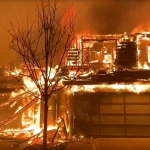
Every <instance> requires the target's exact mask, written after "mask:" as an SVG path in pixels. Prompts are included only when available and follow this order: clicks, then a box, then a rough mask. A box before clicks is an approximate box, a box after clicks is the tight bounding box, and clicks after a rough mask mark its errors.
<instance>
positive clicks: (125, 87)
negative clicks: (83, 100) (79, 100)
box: [67, 82, 150, 94]
mask: <svg viewBox="0 0 150 150" xmlns="http://www.w3.org/2000/svg"><path fill="white" fill-rule="evenodd" d="M67 92H68V93H74V92H134V93H137V94H138V93H141V92H150V84H141V83H138V82H135V83H132V84H125V83H120V84H118V83H116V84H111V85H108V84H101V85H82V86H77V85H74V86H72V87H71V89H68V91H67Z"/></svg>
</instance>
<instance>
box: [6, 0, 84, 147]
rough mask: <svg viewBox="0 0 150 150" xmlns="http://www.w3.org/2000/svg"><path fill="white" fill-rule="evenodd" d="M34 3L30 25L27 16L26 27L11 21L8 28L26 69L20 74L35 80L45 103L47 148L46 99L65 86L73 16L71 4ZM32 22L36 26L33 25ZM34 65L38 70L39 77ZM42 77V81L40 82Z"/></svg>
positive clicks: (73, 22)
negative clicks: (65, 6) (35, 9)
mask: <svg viewBox="0 0 150 150" xmlns="http://www.w3.org/2000/svg"><path fill="white" fill-rule="evenodd" d="M36 6H37V7H36V8H37V21H35V22H34V23H33V24H32V25H31V26H30V27H29V23H28V19H27V28H26V29H24V28H22V27H20V25H19V23H17V25H14V24H13V23H11V30H7V31H8V32H9V34H10V36H11V42H10V49H11V50H13V51H15V52H16V53H17V54H18V55H19V56H20V58H21V61H22V62H23V64H24V66H25V67H26V70H27V72H28V73H26V72H25V70H22V72H21V73H20V77H21V78H22V77H27V78H30V79H31V80H32V81H33V82H34V83H35V85H36V86H37V88H38V90H39V92H40V95H41V101H43V102H44V132H43V148H44V149H46V148H47V118H48V101H49V99H50V97H51V95H52V94H53V93H54V92H57V91H59V90H61V89H62V88H64V85H62V84H61V85H60V82H61V80H62V78H63V76H65V75H66V74H67V72H66V70H67V65H66V63H64V60H65V57H66V55H67V53H68V50H69V49H70V47H71V43H72V41H73V40H74V26H75V18H76V15H75V14H74V12H73V10H72V8H70V7H69V8H66V9H65V10H64V11H61V7H60V5H59V4H58V0H53V1H51V0H41V1H40V4H39V3H38V2H36ZM36 23H37V24H36ZM35 24H36V25H37V26H35V28H37V29H35V28H33V26H34V25H35ZM56 63H57V64H58V65H57V68H55V69H56V70H55V71H54V72H53V66H54V65H55V64H56ZM37 68H38V69H39V70H40V78H39V73H38V72H37V71H36V70H37ZM62 68H63V69H62ZM81 69H82V72H83V70H84V68H83V67H82V65H80V66H79V67H78V68H77V69H76V73H75V74H74V77H73V78H72V80H74V79H75V77H76V76H77V72H80V71H81ZM60 70H61V72H60ZM52 73H53V76H52ZM41 78H42V79H43V81H44V83H42V82H40V79H41ZM28 90H29V91H30V89H28ZM30 92H31V93H32V92H33V91H30ZM33 94H34V93H33ZM35 96H36V95H35Z"/></svg>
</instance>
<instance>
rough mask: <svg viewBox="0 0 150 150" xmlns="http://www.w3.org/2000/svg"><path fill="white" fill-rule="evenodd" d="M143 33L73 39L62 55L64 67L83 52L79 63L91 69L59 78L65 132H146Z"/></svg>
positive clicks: (149, 117) (149, 114) (149, 73)
mask: <svg viewBox="0 0 150 150" xmlns="http://www.w3.org/2000/svg"><path fill="white" fill-rule="evenodd" d="M149 36H150V33H137V34H127V33H124V34H120V35H85V36H84V35H83V36H82V35H81V36H78V37H77V40H76V42H74V43H75V44H74V49H71V50H70V52H69V56H68V58H67V64H68V67H71V66H77V65H79V66H80V65H82V62H83V61H85V60H84V57H83V56H84V53H85V52H86V53H87V52H88V56H89V57H88V60H86V63H85V64H84V65H85V66H86V65H88V64H89V63H90V66H91V67H90V68H89V70H88V72H87V74H83V75H80V76H79V77H78V79H77V80H76V81H73V82H71V83H70V82H69V81H64V84H65V85H67V92H68V93H69V94H68V93H67V94H66V97H67V98H68V99H70V108H71V109H70V110H71V111H70V113H71V114H70V116H71V117H70V132H71V135H77V134H79V133H82V134H84V135H85V136H87V137H149V136H150V129H149V127H150V95H149V92H150V86H149V85H150V83H149V82H150V81H149V78H150V70H149V60H150V59H149V55H150V50H149V49H150V48H149V44H150V43H149V42H150V37H149ZM75 52H76V54H77V53H78V55H76V54H75ZM71 53H72V54H71ZM70 54H71V56H70ZM67 98H66V99H67Z"/></svg>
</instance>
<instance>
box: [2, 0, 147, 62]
mask: <svg viewBox="0 0 150 150" xmlns="http://www.w3.org/2000/svg"><path fill="white" fill-rule="evenodd" d="M63 1H64V3H67V4H70V3H73V6H74V7H75V10H76V11H77V13H78V14H77V19H76V28H75V29H76V30H75V31H76V33H90V34H113V33H123V32H128V33H131V32H132V31H133V29H134V28H136V27H138V26H140V30H141V31H143V30H144V31H145V30H148V28H149V25H150V23H149V21H150V9H149V6H150V0H63ZM14 12H15V14H16V16H17V18H18V20H19V24H20V26H24V25H26V14H28V16H29V22H30V23H32V22H33V21H34V20H35V0H13V1H12V0H1V1H0V37H1V38H0V64H2V63H3V64H8V63H10V62H11V61H12V60H16V58H15V54H14V53H13V52H11V51H9V52H8V45H9V41H10V37H9V35H8V33H7V32H6V30H5V29H4V27H5V28H6V29H9V28H10V24H9V23H8V22H9V21H10V22H11V21H12V22H13V23H16V19H15V15H14ZM141 24H143V25H142V26H141ZM134 32H138V31H137V30H134ZM6 57H7V59H6Z"/></svg>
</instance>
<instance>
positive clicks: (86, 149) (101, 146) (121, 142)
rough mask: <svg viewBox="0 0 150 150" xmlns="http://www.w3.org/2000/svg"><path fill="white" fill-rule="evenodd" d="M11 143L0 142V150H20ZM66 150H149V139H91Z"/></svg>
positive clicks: (20, 148)
mask: <svg viewBox="0 0 150 150" xmlns="http://www.w3.org/2000/svg"><path fill="white" fill-rule="evenodd" d="M12 144H13V143H12V142H6V141H0V150H14V149H15V150H22V149H23V147H24V145H22V146H21V147H19V148H12ZM66 150H150V138H139V139H138V138H137V139H133V138H114V139H108V138H107V139H93V140H88V142H82V143H81V142H74V143H70V144H68V145H67V147H66Z"/></svg>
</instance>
